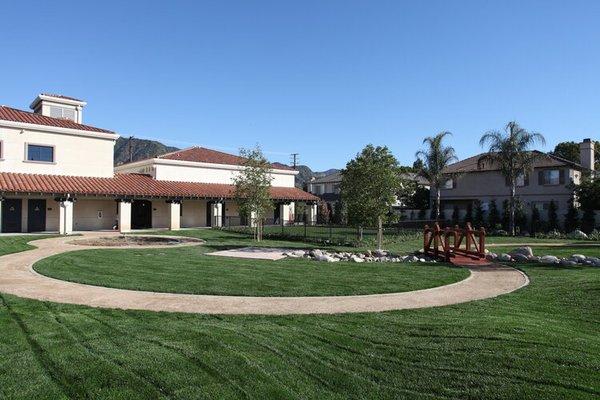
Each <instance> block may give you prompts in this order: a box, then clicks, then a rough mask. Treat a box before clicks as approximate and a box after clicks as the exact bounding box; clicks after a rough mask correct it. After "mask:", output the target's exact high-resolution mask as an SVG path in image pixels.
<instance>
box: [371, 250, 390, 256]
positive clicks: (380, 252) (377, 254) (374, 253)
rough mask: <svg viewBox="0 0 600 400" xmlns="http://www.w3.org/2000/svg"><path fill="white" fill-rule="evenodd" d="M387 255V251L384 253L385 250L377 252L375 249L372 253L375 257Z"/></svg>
mask: <svg viewBox="0 0 600 400" xmlns="http://www.w3.org/2000/svg"><path fill="white" fill-rule="evenodd" d="M387 254H388V253H387V251H385V250H379V249H377V250H375V251H374V252H373V255H374V256H375V257H385V256H387Z"/></svg>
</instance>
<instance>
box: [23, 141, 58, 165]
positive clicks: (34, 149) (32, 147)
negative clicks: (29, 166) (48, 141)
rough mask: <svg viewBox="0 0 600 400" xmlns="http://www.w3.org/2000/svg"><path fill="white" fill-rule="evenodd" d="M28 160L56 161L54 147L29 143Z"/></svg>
mask: <svg viewBox="0 0 600 400" xmlns="http://www.w3.org/2000/svg"><path fill="white" fill-rule="evenodd" d="M27 161H39V162H54V147H52V146H41V145H38V144H28V145H27Z"/></svg>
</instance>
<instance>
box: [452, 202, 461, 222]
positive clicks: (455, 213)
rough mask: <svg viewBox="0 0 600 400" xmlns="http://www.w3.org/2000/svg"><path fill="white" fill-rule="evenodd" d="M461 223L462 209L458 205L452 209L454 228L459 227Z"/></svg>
mask: <svg viewBox="0 0 600 400" xmlns="http://www.w3.org/2000/svg"><path fill="white" fill-rule="evenodd" d="M459 221H460V209H459V208H458V206H457V205H455V206H454V207H453V208H452V226H454V225H458V222H459Z"/></svg>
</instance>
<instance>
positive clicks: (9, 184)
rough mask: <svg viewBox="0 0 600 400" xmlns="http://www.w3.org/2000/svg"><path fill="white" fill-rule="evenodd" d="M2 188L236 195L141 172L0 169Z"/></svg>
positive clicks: (281, 195) (303, 196)
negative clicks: (89, 173)
mask: <svg viewBox="0 0 600 400" xmlns="http://www.w3.org/2000/svg"><path fill="white" fill-rule="evenodd" d="M0 192H8V193H10V192H15V193H44V194H72V195H75V196H77V195H81V196H83V195H87V196H94V195H96V196H125V197H189V198H229V199H230V198H233V192H234V186H233V185H225V184H217V183H198V182H174V181H159V180H156V179H154V178H152V177H150V176H148V175H142V174H116V175H115V176H114V177H113V178H94V177H80V176H62V175H38V174H21V173H12V172H0ZM271 197H272V199H273V200H300V201H303V200H306V201H316V200H318V198H317V197H316V196H313V195H312V194H310V193H307V192H304V191H302V190H300V189H298V188H293V187H291V188H290V187H276V186H274V187H271Z"/></svg>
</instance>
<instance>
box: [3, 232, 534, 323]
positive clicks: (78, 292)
mask: <svg viewBox="0 0 600 400" xmlns="http://www.w3.org/2000/svg"><path fill="white" fill-rule="evenodd" d="M109 234H111V233H93V234H86V236H89V237H92V236H103V235H109ZM72 240H73V238H72V237H59V238H50V239H41V240H36V241H33V242H31V243H32V244H33V245H34V246H36V247H37V248H35V249H33V250H29V251H24V252H21V253H13V254H8V255H5V256H2V257H0V292H3V293H8V294H12V295H16V296H20V297H25V298H29V299H35V300H43V301H52V302H56V303H68V304H78V305H84V306H91V307H103V308H117V309H124V310H149V311H168V312H185V313H202V314H271V315H284V314H334V313H356V312H380V311H391V310H404V309H414V308H425V307H439V306H445V305H450V304H458V303H464V302H468V301H473V300H480V299H486V298H490V297H495V296H499V295H502V294H505V293H510V292H512V291H515V290H517V289H519V288H521V287H523V286H526V285H527V284H528V283H529V280H528V278H527V276H526V275H525V274H524V273H523V272H521V271H519V270H517V269H514V268H511V267H506V266H502V265H499V264H496V265H493V266H487V267H469V270H470V272H471V275H470V276H469V277H468V278H466V279H464V280H462V281H460V282H456V283H453V284H450V285H445V286H440V287H436V288H431V289H424V290H416V291H412V292H402V293H389V294H373V295H360V296H320V297H247V296H213V295H192V294H176V293H155V292H145V291H136V290H125V289H113V288H107V287H100V286H92V285H85V284H80V283H74V282H67V281H62V280H58V279H54V278H50V277H47V276H44V275H40V274H38V273H37V272H35V271H34V270H33V268H32V265H33V264H34V263H35V262H36V261H39V260H41V259H43V258H46V257H49V256H52V255H55V254H60V253H64V252H68V251H75V250H82V249H91V248H98V247H92V246H80V245H73V244H69V242H70V241H72ZM184 245H190V244H183V245H180V246H184ZM145 247H146V248H152V247H156V246H145ZM160 247H161V248H164V246H160ZM171 247H173V246H171ZM100 248H103V249H106V248H107V247H100ZM123 248H124V247H119V249H123ZM135 248H137V249H140V248H143V247H141V246H135Z"/></svg>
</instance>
